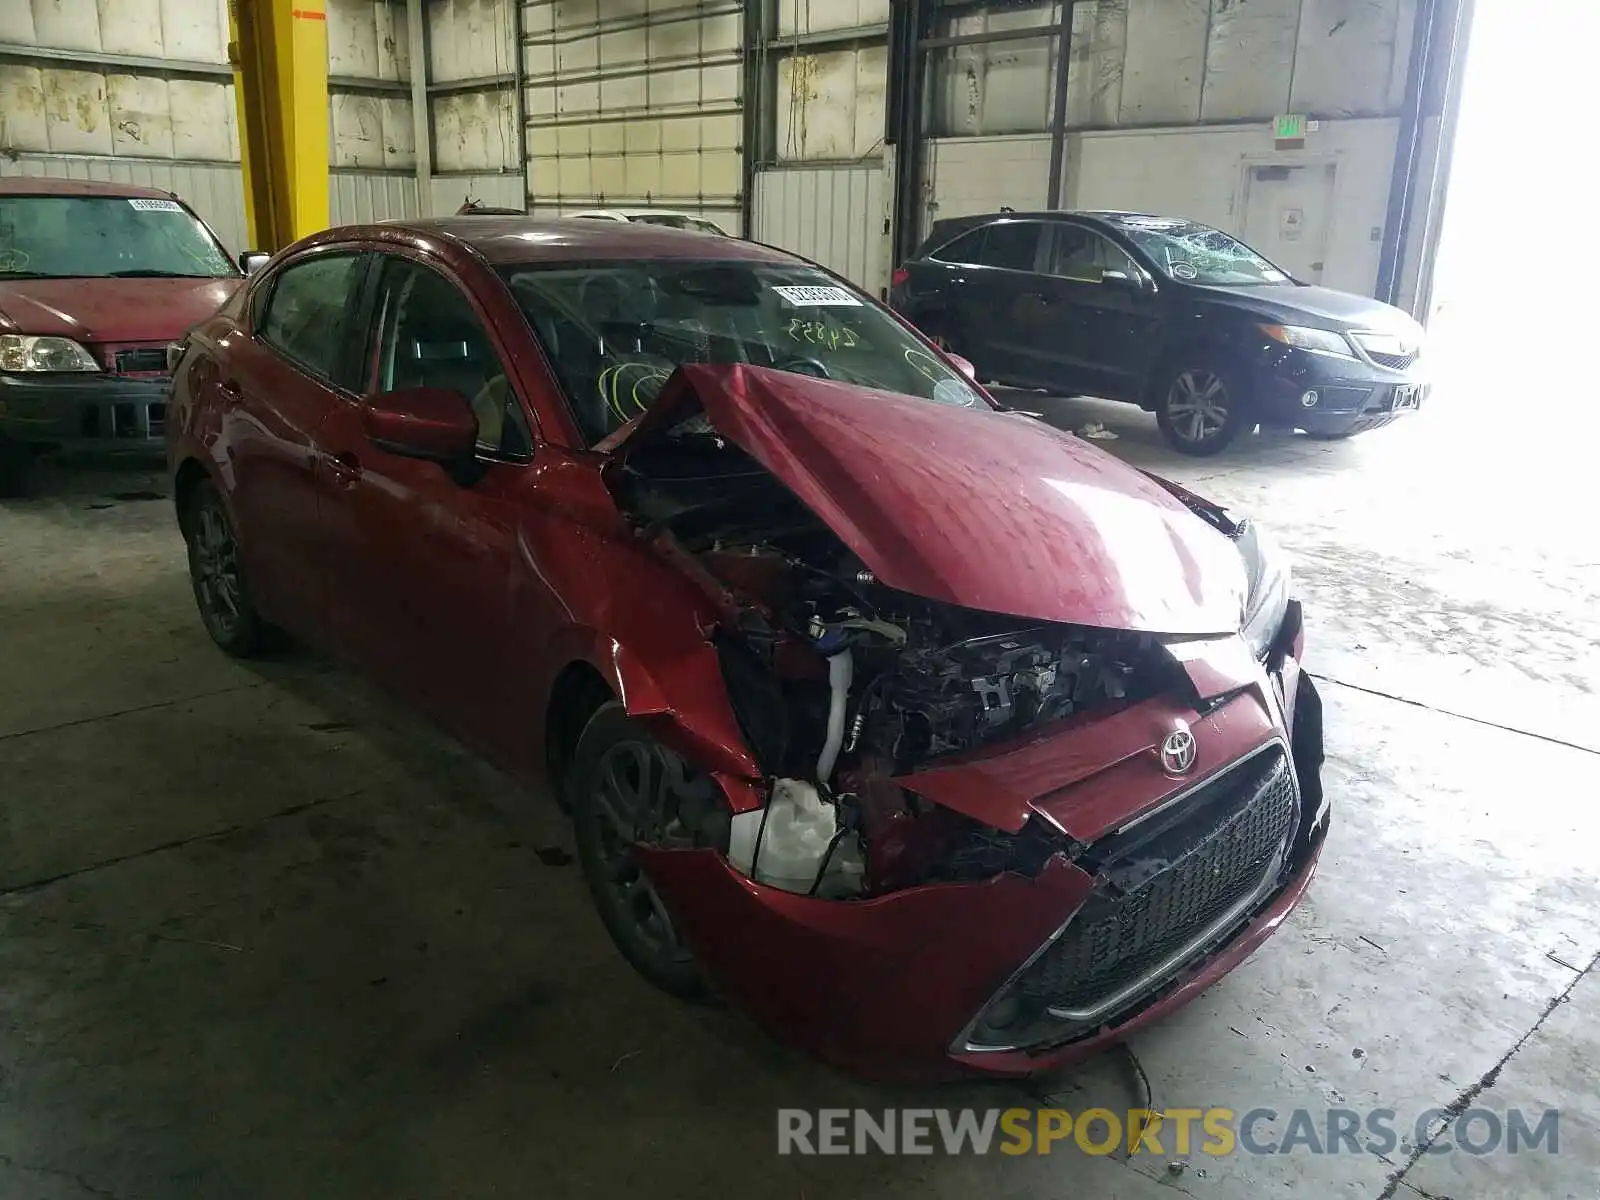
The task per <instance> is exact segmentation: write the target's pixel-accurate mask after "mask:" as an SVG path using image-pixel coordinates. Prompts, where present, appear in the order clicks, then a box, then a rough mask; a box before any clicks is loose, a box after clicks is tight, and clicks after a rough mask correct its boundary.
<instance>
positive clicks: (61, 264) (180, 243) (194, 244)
mask: <svg viewBox="0 0 1600 1200" xmlns="http://www.w3.org/2000/svg"><path fill="white" fill-rule="evenodd" d="M238 273H239V272H238V269H237V268H236V267H235V266H234V265H233V263H232V262H231V261H230V260H229V259H228V255H227V252H226V251H224V250H223V248H222V247H221V246H219V245H218V244H217V241H216V239H215V238H213V237H212V236H211V234H210V233H209V232H208V231H207V230H206V227H205V226H204V225H202V224H201V223H200V221H199V219H198V218H197V217H196V216H195V215H194V214H193V213H191V212H190V211H189V210H188V209H186V208H184V207H183V205H181V204H179V203H178V202H177V201H176V200H166V199H160V198H155V197H149V198H146V197H142V196H137V197H128V196H0V279H7V278H10V279H55V278H62V279H66V278H107V277H113V276H131V277H138V276H157V277H160V276H182V277H193V278H200V279H209V278H218V277H221V276H229V275H237V274H238Z"/></svg>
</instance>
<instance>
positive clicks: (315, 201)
mask: <svg viewBox="0 0 1600 1200" xmlns="http://www.w3.org/2000/svg"><path fill="white" fill-rule="evenodd" d="M324 3H325V0H228V23H229V33H230V37H231V39H232V40H231V41H230V42H229V45H228V57H229V60H230V61H231V62H232V64H233V80H234V97H235V100H236V103H237V104H238V109H239V149H240V160H241V162H242V164H243V168H244V195H245V221H246V223H247V225H248V227H249V230H250V244H251V247H252V248H254V249H261V250H280V249H282V248H283V247H284V246H287V245H288V244H289V243H290V242H292V241H294V240H295V239H296V238H301V237H304V236H305V235H306V234H308V233H315V232H316V231H317V230H319V229H325V228H327V225H328V20H327V13H326V10H325V8H324Z"/></svg>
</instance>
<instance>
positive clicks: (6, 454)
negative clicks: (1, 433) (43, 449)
mask: <svg viewBox="0 0 1600 1200" xmlns="http://www.w3.org/2000/svg"><path fill="white" fill-rule="evenodd" d="M38 482H39V453H38V451H37V450H35V449H34V448H33V447H32V446H30V445H28V444H27V443H26V442H13V441H10V440H8V439H6V438H0V496H6V497H22V496H31V495H33V492H34V488H35V487H36V486H37V485H38Z"/></svg>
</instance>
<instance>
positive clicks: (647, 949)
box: [567, 701, 711, 1000]
mask: <svg viewBox="0 0 1600 1200" xmlns="http://www.w3.org/2000/svg"><path fill="white" fill-rule="evenodd" d="M710 786H711V784H710V781H709V780H704V779H702V780H700V781H698V784H691V783H690V782H689V781H688V780H687V779H686V772H685V769H684V764H683V760H682V759H680V758H678V757H677V756H676V755H675V754H673V753H671V752H670V751H669V750H667V749H666V748H665V747H663V746H662V745H661V744H660V743H659V742H657V741H656V740H655V739H654V738H652V737H651V736H650V735H649V734H648V733H646V732H645V731H644V730H643V729H641V728H640V727H639V726H637V725H635V724H634V722H633V721H632V720H631V719H630V718H629V717H628V715H627V713H626V712H624V711H623V708H622V705H621V704H619V703H617V702H616V701H611V702H609V703H606V704H604V705H602V706H601V707H600V708H599V709H598V710H597V711H596V712H595V714H594V716H593V717H591V718H590V719H589V723H588V725H587V726H585V727H584V731H583V734H582V736H580V737H579V739H578V748H577V751H576V752H575V753H574V755H573V759H572V767H571V769H570V770H569V771H568V773H567V798H568V801H569V803H570V805H571V809H572V823H573V834H574V838H575V840H576V842H577V846H578V861H579V863H580V864H581V865H582V867H583V874H584V878H585V879H586V880H587V881H588V884H589V892H590V895H591V896H593V898H594V903H595V907H596V908H597V909H598V910H599V912H600V920H601V921H602V922H604V924H605V927H606V932H607V933H609V934H610V935H611V940H612V941H613V942H615V943H616V946H617V949H618V950H620V951H622V955H623V957H624V958H626V959H627V960H628V962H629V963H631V964H632V965H633V968H634V970H636V971H638V972H639V974H641V975H643V976H644V977H645V978H646V979H648V980H649V981H650V982H651V983H653V984H655V985H656V986H657V987H659V988H661V989H662V990H663V991H666V992H670V993H672V994H673V995H674V996H680V997H683V998H684V999H691V1000H692V999H701V998H703V997H704V996H705V994H706V985H705V980H704V978H703V977H702V976H701V974H700V968H699V966H698V965H697V964H696V963H695V961H694V956H693V955H692V954H691V953H690V952H689V948H688V947H687V945H685V944H684V941H683V939H682V937H681V936H680V934H679V931H678V927H677V926H676V925H675V924H674V922H673V919H672V914H671V913H669V912H668V911H667V907H666V905H665V904H664V903H663V902H662V900H661V897H660V895H659V894H658V893H657V892H656V889H655V885H654V884H653V883H651V881H650V877H649V876H648V875H647V874H646V873H645V871H644V868H643V867H642V866H641V865H640V864H639V861H638V858H637V856H636V854H635V847H637V846H638V845H640V844H648V845H671V844H676V843H677V842H678V840H679V838H681V837H683V836H684V829H683V813H684V811H685V808H686V805H685V801H686V800H703V799H704V797H703V796H700V795H699V794H698V793H699V792H700V791H702V790H705V789H709V788H710ZM689 791H694V792H695V793H696V794H695V795H694V796H692V797H691V796H689V795H687V794H686V793H687V792H689ZM690 844H692V841H691V842H690Z"/></svg>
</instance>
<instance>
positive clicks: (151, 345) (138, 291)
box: [0, 178, 240, 495]
mask: <svg viewBox="0 0 1600 1200" xmlns="http://www.w3.org/2000/svg"><path fill="white" fill-rule="evenodd" d="M239 278H240V271H239V268H238V267H237V266H235V265H234V263H233V261H232V260H231V259H230V258H229V257H228V252H227V251H226V250H225V249H224V248H223V246H222V243H221V242H219V241H218V240H217V236H216V235H215V234H214V233H212V232H211V230H210V229H209V228H207V226H206V223H205V222H204V221H202V220H201V219H200V218H199V217H198V216H196V215H195V213H194V211H193V210H192V209H190V208H189V207H188V205H186V204H185V203H184V202H183V201H182V200H180V199H179V198H178V197H177V196H175V195H173V194H172V193H171V192H163V191H160V190H158V189H156V188H148V187H137V186H135V185H133V184H126V183H102V182H95V181H90V180H80V179H27V178H16V179H0V495H6V494H17V493H20V492H23V491H26V490H27V488H28V485H29V482H30V481H31V478H32V474H33V472H32V468H33V465H34V462H35V460H36V458H37V456H38V455H39V453H40V452H41V451H44V450H49V449H55V448H59V447H73V448H83V449H91V450H147V451H151V452H155V453H159V452H160V451H161V448H162V445H163V441H162V427H163V423H164V421H165V417H166V407H167V388H168V383H169V378H168V372H167V346H168V344H170V343H171V342H173V341H175V340H177V339H178V338H180V337H182V335H183V334H184V332H185V331H186V330H187V329H188V328H189V327H190V326H192V325H194V324H196V323H198V322H200V321H203V320H205V318H207V317H209V316H210V315H211V314H212V313H214V312H215V311H216V310H217V308H218V307H219V306H221V304H222V303H223V302H224V301H225V300H227V299H228V297H229V296H231V295H232V294H233V292H234V289H235V288H237V287H238V286H239Z"/></svg>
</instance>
